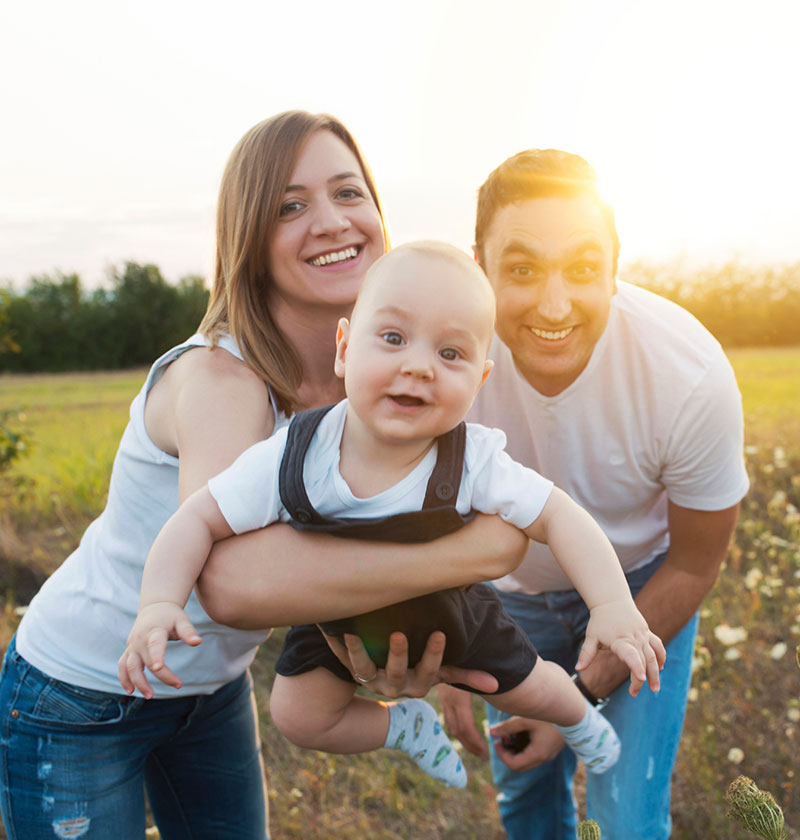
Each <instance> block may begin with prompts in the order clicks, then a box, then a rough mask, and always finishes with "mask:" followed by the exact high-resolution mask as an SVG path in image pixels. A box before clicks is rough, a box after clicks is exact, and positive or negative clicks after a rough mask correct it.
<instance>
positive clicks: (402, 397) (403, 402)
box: [392, 394, 425, 405]
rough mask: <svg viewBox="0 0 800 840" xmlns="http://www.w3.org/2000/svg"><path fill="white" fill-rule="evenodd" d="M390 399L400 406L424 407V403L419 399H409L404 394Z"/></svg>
mask: <svg viewBox="0 0 800 840" xmlns="http://www.w3.org/2000/svg"><path fill="white" fill-rule="evenodd" d="M392 399H393V400H394V401H395V402H396V403H399V404H400V405H425V401H424V400H421V399H420V398H419V397H409V396H407V395H406V394H396V395H395V396H393V397H392Z"/></svg>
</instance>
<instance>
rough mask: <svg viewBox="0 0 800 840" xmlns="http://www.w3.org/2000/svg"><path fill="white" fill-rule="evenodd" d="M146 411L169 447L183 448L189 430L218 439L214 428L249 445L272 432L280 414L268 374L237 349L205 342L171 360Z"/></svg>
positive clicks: (158, 436)
mask: <svg viewBox="0 0 800 840" xmlns="http://www.w3.org/2000/svg"><path fill="white" fill-rule="evenodd" d="M145 412H146V424H147V430H148V433H149V434H150V436H151V437H152V438H153V439H154V441H156V443H157V445H159V446H161V448H163V449H164V450H165V451H167V452H177V451H179V450H180V448H181V447H180V445H179V444H180V441H181V440H183V441H184V445H185V440H186V438H187V436H188V437H189V438H190V439H194V438H196V437H198V438H199V439H200V440H201V441H204V442H205V443H206V444H213V441H212V440H211V439H210V438H209V435H210V434H211V433H212V430H215V431H214V433H218V434H221V435H223V436H224V437H226V438H229V439H230V441H231V444H232V445H233V446H236V445H238V444H237V443H236V441H237V440H241V441H242V448H244V446H249V445H250V444H251V443H253V442H255V441H256V440H260V439H261V438H263V437H267V436H269V435H270V434H271V433H272V430H273V428H274V426H275V419H276V418H275V411H274V407H273V404H272V402H271V400H270V393H269V388H268V387H267V385H266V383H265V382H264V380H263V379H261V377H260V376H258V374H256V373H255V371H253V370H252V368H250V367H249V365H247V363H246V362H244V361H242V360H241V359H239V358H237V357H236V356H235V355H234V354H233V353H230V352H228V351H227V350H225V349H223V348H222V347H214V348H211V347H207V346H203V345H198V346H196V347H193V348H191V349H189V350H186V352H184V353H182V354H181V355H180V356H179V357H178V358H177V359H175V360H174V361H173V362H171V363H170V364H169V366H168V367H167V368H166V370H165V371H164V374H163V376H162V377H161V379H160V380H159V381H158V382H157V383H156V385H155V386H154V387H153V389H152V391H151V393H150V394H149V396H148V400H147V407H146V409H145ZM193 430H194V431H193ZM216 445H217V446H219V445H220V444H219V443H217V444H216ZM237 454H238V453H237Z"/></svg>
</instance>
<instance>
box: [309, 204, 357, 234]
mask: <svg viewBox="0 0 800 840" xmlns="http://www.w3.org/2000/svg"><path fill="white" fill-rule="evenodd" d="M349 227H350V219H349V218H348V217H347V214H346V212H345V210H344V208H342V207H339V206H338V205H336V204H335V203H333V202H331V201H323V202H320V203H319V204H318V205H317V207H316V210H315V213H314V220H313V222H312V224H311V233H313V234H314V235H315V236H325V235H328V236H336V235H338V234H340V233H344V231H346V230H347V229H348V228H349Z"/></svg>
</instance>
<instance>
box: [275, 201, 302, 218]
mask: <svg viewBox="0 0 800 840" xmlns="http://www.w3.org/2000/svg"><path fill="white" fill-rule="evenodd" d="M302 207H303V205H302V203H301V202H299V201H287V202H286V203H284V204H282V205H281V209H280V211H279V213H278V215H279V216H291V215H292V213H297V212H299V211H300V210H301V209H302Z"/></svg>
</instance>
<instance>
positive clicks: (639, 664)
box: [611, 640, 647, 697]
mask: <svg viewBox="0 0 800 840" xmlns="http://www.w3.org/2000/svg"><path fill="white" fill-rule="evenodd" d="M611 651H612V652H613V653H615V654H616V655H617V657H618V658H619V659H621V660H622V661H623V662H624V663H625V664H626V665H627V666H628V668H629V669H630V672H631V687H630V694H631V697H636V695H637V694H638V693H639V689H640V688H641V687H642V686H643V685H644V682H645V680H646V679H647V666H646V660H645V657H644V655H643V654H642V651H641V649H640V648H638V647H636V645H634V644H633V643H632V642H630V641H622V640H620V641H617V642H614V644H613V645H611Z"/></svg>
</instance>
